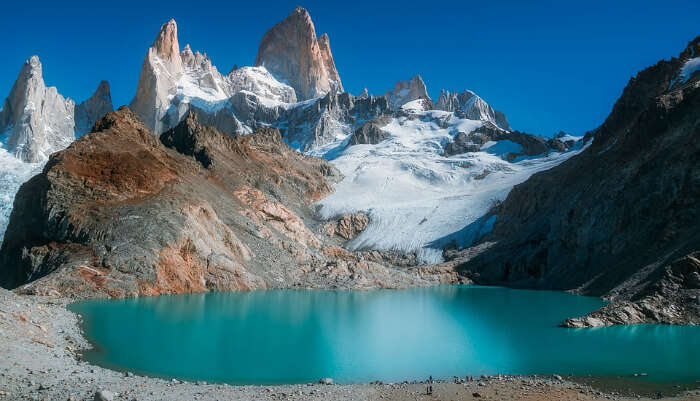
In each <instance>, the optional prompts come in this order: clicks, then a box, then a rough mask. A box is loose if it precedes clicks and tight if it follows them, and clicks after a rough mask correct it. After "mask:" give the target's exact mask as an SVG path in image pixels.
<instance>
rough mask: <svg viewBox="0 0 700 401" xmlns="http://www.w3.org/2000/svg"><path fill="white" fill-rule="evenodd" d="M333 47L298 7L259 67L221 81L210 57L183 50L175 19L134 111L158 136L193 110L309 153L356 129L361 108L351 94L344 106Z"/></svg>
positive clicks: (161, 37)
mask: <svg viewBox="0 0 700 401" xmlns="http://www.w3.org/2000/svg"><path fill="white" fill-rule="evenodd" d="M329 46H330V45H329V41H328V37H327V35H323V36H321V37H320V38H318V39H317V38H316V36H315V30H314V26H313V22H312V21H311V17H310V16H309V14H308V12H306V10H304V9H302V8H297V9H296V10H294V11H293V12H292V14H290V16H289V17H287V18H286V19H285V20H284V21H282V22H280V23H279V24H277V25H275V26H274V27H273V28H272V29H270V31H268V33H267V34H266V35H265V36H264V37H263V40H262V42H261V45H260V51H259V54H258V58H257V61H256V66H254V67H242V68H234V69H233V70H231V71H230V72H229V73H228V74H226V75H222V74H221V73H220V72H219V71H218V69H217V68H216V67H215V66H214V65H213V64H212V62H211V59H210V58H209V57H208V56H207V55H206V54H201V53H199V52H193V51H192V50H191V48H190V46H189V45H186V46H185V48H184V49H183V50H182V51H180V48H179V38H178V30H177V23H176V22H175V21H174V20H171V21H169V22H167V23H166V24H163V26H162V27H161V28H160V31H159V33H158V35H156V39H155V40H154V42H153V44H152V45H151V47H150V48H149V49H148V51H147V52H146V57H145V59H144V62H143V66H142V69H141V74H140V77H139V83H138V87H137V91H136V95H135V97H134V99H133V100H132V102H131V104H130V106H129V107H130V108H131V109H132V110H133V111H134V112H135V113H136V114H137V115H138V116H139V118H140V119H141V120H143V121H144V123H145V124H146V126H147V127H149V129H151V130H153V131H154V132H156V133H162V132H164V131H165V130H167V129H169V128H172V127H174V126H176V125H177V124H178V123H179V122H180V121H182V119H183V118H184V117H185V116H186V115H187V114H188V113H189V112H190V111H192V112H195V113H196V114H197V116H198V117H199V119H200V121H202V123H204V124H207V125H212V126H215V127H216V128H217V129H219V130H220V131H222V132H225V133H231V134H249V133H251V132H253V131H255V130H257V129H260V128H263V127H267V126H273V127H277V128H279V129H280V131H281V132H282V135H283V137H284V139H285V140H286V141H287V142H288V143H290V144H294V146H295V147H296V148H298V149H300V150H309V149H310V148H312V147H315V146H320V145H324V144H327V143H328V142H331V141H333V140H335V139H336V138H337V137H338V134H337V133H338V132H340V133H341V134H342V135H347V134H349V133H351V132H352V129H353V127H352V125H353V119H354V116H353V115H350V114H352V111H351V109H352V107H354V103H355V102H354V101H345V100H343V99H348V96H349V95H348V94H346V95H345V98H343V99H341V100H340V101H339V100H338V99H339V98H338V95H339V93H340V92H342V85H341V83H340V77H339V76H338V73H337V71H336V70H335V64H334V62H333V57H332V54H331V51H330V47H329ZM283 67H284V68H283ZM285 68H286V69H285ZM290 74H291V75H290ZM331 89H332V90H331ZM363 101H364V102H367V101H369V102H370V103H372V102H376V101H375V100H371V101H370V100H368V99H363ZM338 105H340V107H341V108H343V109H342V110H339V109H338V107H336V106H338ZM349 113H350V114H349ZM362 113H365V114H366V111H360V114H362ZM343 132H345V133H344V134H343Z"/></svg>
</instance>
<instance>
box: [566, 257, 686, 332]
mask: <svg viewBox="0 0 700 401" xmlns="http://www.w3.org/2000/svg"><path fill="white" fill-rule="evenodd" d="M655 274H661V277H660V278H659V277H655V278H654V280H648V281H644V282H641V283H639V285H638V287H637V286H631V287H628V288H625V289H624V291H623V292H622V293H620V294H619V295H618V296H616V300H617V302H613V303H611V304H609V305H606V306H604V307H602V308H601V309H598V310H596V311H594V312H591V313H590V314H588V315H586V316H584V317H577V318H572V319H567V320H566V321H564V322H563V323H562V326H564V327H597V326H609V325H613V324H630V323H664V324H700V252H694V253H692V254H690V255H686V256H684V257H682V258H680V259H678V260H675V261H673V262H672V263H671V264H670V265H668V266H664V267H663V269H660V270H659V271H658V272H656V273H655Z"/></svg>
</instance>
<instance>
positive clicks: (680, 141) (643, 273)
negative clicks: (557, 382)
mask: <svg viewBox="0 0 700 401" xmlns="http://www.w3.org/2000/svg"><path fill="white" fill-rule="evenodd" d="M698 51H700V38H697V39H695V40H694V41H693V42H692V43H691V44H690V45H689V46H688V48H687V49H686V50H685V51H684V52H683V53H681V55H680V57H679V58H673V59H671V60H670V61H660V62H659V63H657V64H656V65H654V66H652V67H649V68H647V69H645V70H643V71H642V72H640V73H639V74H638V75H637V76H636V77H634V78H632V79H631V80H630V82H629V84H628V85H627V87H626V88H625V90H624V91H623V94H622V96H621V97H620V99H619V100H618V101H617V102H616V104H615V106H614V107H613V110H612V113H611V114H610V116H609V117H608V118H607V119H606V120H605V122H604V123H603V125H602V126H601V127H600V128H598V129H597V130H596V131H595V132H593V133H592V136H593V143H592V144H591V145H590V147H589V148H588V149H586V150H585V151H583V152H582V153H581V154H579V155H578V156H575V157H573V158H571V159H570V160H568V161H567V162H564V163H562V164H561V165H559V166H557V167H554V168H553V169H551V170H548V171H544V172H541V173H538V174H535V175H534V176H532V177H531V178H530V179H529V180H528V181H526V182H525V183H523V184H521V185H518V186H516V187H515V188H514V189H513V190H512V191H511V192H510V194H509V195H508V197H507V199H506V200H505V201H504V202H503V204H502V205H501V206H500V207H497V208H496V209H495V210H493V211H492V213H493V214H495V215H497V220H496V222H495V224H494V227H493V231H492V232H491V233H490V234H489V235H487V236H486V237H485V239H484V241H485V242H484V244H482V245H488V246H484V247H483V248H484V249H485V250H482V251H481V252H479V253H478V254H477V255H471V256H470V257H468V258H465V260H464V262H463V263H462V265H461V267H460V268H461V269H462V271H464V272H466V273H467V274H469V275H471V276H472V277H475V278H477V281H479V282H482V283H492V284H507V285H512V286H521V287H534V288H550V289H566V290H571V289H573V290H576V291H578V292H580V293H583V294H590V295H597V296H607V297H609V298H610V299H611V300H612V301H613V304H612V305H611V306H609V307H606V308H604V310H602V311H601V312H600V313H597V314H592V315H591V316H592V318H593V319H598V320H586V319H584V320H577V321H575V323H571V324H572V325H581V324H584V325H585V324H589V323H590V324H593V323H591V322H597V323H595V324H598V323H600V324H612V323H625V322H629V323H636V322H640V321H660V322H678V321H690V322H697V321H698V320H700V319H698V318H697V307H696V306H693V307H691V305H696V304H697V302H698V301H697V299H698V298H697V295H698V293H697V290H696V289H694V287H693V286H695V284H694V283H695V276H696V273H695V271H696V268H692V269H691V268H687V269H686V267H687V266H695V262H693V261H694V260H696V259H697V253H695V252H697V251H698V249H700V225H698V224H697V222H698V221H700V163H698V161H699V160H700V143H698V141H697V140H696V139H697V133H698V127H699V126H700V90H698V87H700V79H699V78H700V77H695V78H694V79H690V80H688V81H687V82H686V83H685V84H684V85H683V86H682V87H678V86H674V87H672V85H671V83H672V82H674V80H675V79H676V78H677V77H678V76H679V74H680V73H681V67H682V66H683V65H684V62H685V61H687V60H688V59H689V58H690V57H692V56H693V55H694V54H698ZM671 87H672V88H671ZM669 88H671V89H670V90H669ZM590 136H591V135H588V137H590ZM686 255H690V256H686ZM678 260H679V261H678ZM679 264H680V266H683V269H685V270H684V271H683V272H682V273H679V271H678V269H677V268H676V267H677V266H679ZM668 266H670V267H668ZM669 269H670V270H669ZM683 269H682V270H683ZM694 269H695V270H694ZM681 277H682V278H681ZM677 289H682V292H681V293H679V294H678V297H675V296H671V294H672V293H674V292H675V291H676V290H677ZM664 299H665V300H667V301H668V302H666V301H664ZM618 302H630V303H628V304H618ZM674 308H675V311H676V312H673V311H674ZM673 313H676V315H675V317H674V315H673ZM693 314H694V316H695V317H693V318H690V317H688V316H690V315H693Z"/></svg>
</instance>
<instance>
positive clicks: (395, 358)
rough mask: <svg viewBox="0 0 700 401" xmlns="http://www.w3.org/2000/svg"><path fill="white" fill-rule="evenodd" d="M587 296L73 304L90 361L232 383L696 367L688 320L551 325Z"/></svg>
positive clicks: (468, 290) (207, 297) (458, 294)
mask: <svg viewBox="0 0 700 401" xmlns="http://www.w3.org/2000/svg"><path fill="white" fill-rule="evenodd" d="M601 305H603V302H602V301H601V300H599V299H597V298H589V297H580V296H575V295H571V294H566V293H560V292H547V291H525V290H511V289H506V288H498V287H478V286H439V287H431V288H415V289H408V290H376V291H316V290H272V291H252V292H225V293H209V294H193V295H174V296H161V297H144V298H138V299H126V300H91V301H85V302H80V303H76V304H73V305H71V307H70V309H71V310H73V311H74V312H77V313H79V314H80V315H81V316H82V318H83V329H84V331H85V334H86V336H87V338H88V339H89V340H90V342H91V343H92V344H93V345H94V347H95V349H94V350H90V351H87V352H86V353H85V358H86V359H87V360H89V361H91V362H93V363H95V364H98V365H100V366H104V367H108V368H112V369H118V370H128V371H131V372H135V373H139V374H147V375H153V376H165V377H177V378H181V379H187V380H206V381H220V382H228V383H232V384H275V383H303V382H315V381H317V380H318V379H319V378H321V377H332V378H333V379H334V380H335V381H336V382H340V383H349V382H369V381H374V380H382V381H385V382H395V381H403V380H414V379H415V380H423V379H425V378H426V377H427V376H428V375H432V376H433V377H435V378H451V377H452V376H455V375H456V376H465V375H482V374H499V373H502V374H550V373H559V374H575V375H596V376H606V375H632V374H634V373H646V374H647V375H648V376H645V378H644V380H653V381H695V380H700V327H691V326H677V327H673V326H663V325H637V326H616V327H605V328H595V329H564V328H558V327H556V326H557V324H558V323H559V322H561V321H562V320H563V319H565V318H567V317H571V316H578V315H582V314H584V313H586V312H589V311H592V310H594V309H596V308H598V307H600V306H601Z"/></svg>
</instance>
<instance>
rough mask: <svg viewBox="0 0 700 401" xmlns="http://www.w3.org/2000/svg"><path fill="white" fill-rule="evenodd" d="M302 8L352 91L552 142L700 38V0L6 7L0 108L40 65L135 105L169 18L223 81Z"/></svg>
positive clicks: (65, 82) (592, 119) (1, 18)
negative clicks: (448, 97) (144, 68)
mask: <svg viewBox="0 0 700 401" xmlns="http://www.w3.org/2000/svg"><path fill="white" fill-rule="evenodd" d="M8 3H11V4H8ZM576 3H578V4H576ZM583 4H585V5H583ZM25 5H26V6H25ZM297 5H301V6H304V7H306V8H307V9H308V10H309V12H310V13H311V16H312V18H313V20H314V23H315V24H316V29H317V33H318V34H319V35H320V34H321V33H323V32H327V33H328V34H329V36H330V39H331V49H332V51H333V54H334V57H335V61H336V65H337V67H338V70H339V72H340V76H341V78H342V80H343V84H344V86H345V88H346V90H348V91H350V92H352V93H358V92H360V91H361V90H362V88H364V87H367V88H368V89H369V91H370V92H371V93H376V94H381V93H384V92H385V91H386V90H387V89H390V88H392V87H393V85H394V83H395V82H396V81H397V80H403V79H409V78H410V77H411V76H413V75H414V74H421V75H422V76H423V78H424V80H425V82H426V84H427V86H428V91H429V93H430V95H431V96H433V97H434V98H437V96H438V94H439V92H440V89H441V88H445V89H448V90H463V89H467V88H468V89H472V90H474V91H475V92H476V93H478V94H479V95H481V96H482V97H483V98H484V99H485V100H486V101H487V102H489V103H490V104H491V105H493V106H494V107H495V108H497V109H499V110H502V111H503V112H505V113H506V115H507V116H508V119H509V121H510V122H511V125H512V126H513V127H514V128H516V129H519V130H524V131H528V132H532V133H537V134H543V135H547V136H549V135H551V134H552V133H553V132H555V131H557V130H559V129H563V130H567V131H569V132H572V133H583V132H585V131H586V130H589V129H592V128H595V127H596V126H597V125H599V124H600V123H601V122H602V121H603V119H604V118H605V116H607V114H608V113H609V112H610V109H611V107H612V105H613V103H614V102H615V100H616V99H617V97H618V96H619V95H620V93H621V92H622V89H623V88H624V86H625V85H626V83H627V81H628V80H629V78H630V77H632V76H633V75H634V74H635V73H636V72H637V71H639V70H640V69H642V68H644V67H646V66H648V65H651V64H654V63H655V62H656V61H658V60H660V59H663V58H667V59H668V58H670V57H671V56H676V55H678V53H680V51H681V50H683V48H684V47H685V45H686V44H687V42H689V41H690V40H691V39H693V38H694V37H695V36H696V35H699V34H700V29H698V28H699V27H700V24H698V20H697V15H700V2H698V1H697V0H696V1H664V2H659V1H653V2H651V1H600V2H599V1H588V2H585V3H583V2H568V1H561V2H559V1H556V2H536V3H534V2H533V4H523V3H520V2H507V1H505V2H485V1H483V0H482V1H479V2H471V1H439V0H435V1H429V2H426V1H421V2H410V1H401V2H399V1H392V2H381V1H376V0H374V1H365V0H355V1H352V2H334V1H327V0H325V1H315V0H314V1H303V2H302V1H297V2H286V1H276V0H266V1H256V2H235V1H222V2H218V1H206V2H193V1H191V0H188V1H179V0H170V1H167V2H158V3H155V2H154V3H149V2H147V1H139V2H135V1H120V2H110V3H105V2H92V1H91V2H80V1H76V2H56V3H53V4H52V3H49V2H45V3H42V2H41V1H39V2H36V1H35V2H31V4H30V3H26V2H3V4H1V5H0V37H2V38H3V42H4V46H3V52H2V53H3V61H2V63H0V96H1V97H3V98H4V97H6V96H7V94H8V93H9V91H10V88H11V86H12V84H13V82H14V80H15V78H16V77H17V73H18V72H19V69H20V67H21V66H22V63H23V62H24V60H26V59H27V58H29V56H31V55H32V54H38V55H39V56H40V58H41V60H42V63H43V65H44V77H45V80H46V81H47V84H48V85H53V86H57V87H58V90H59V92H60V93H62V94H63V95H65V96H69V97H71V98H73V99H76V100H77V101H81V100H83V99H85V98H87V97H88V96H90V95H91V94H92V92H93V91H94V89H95V88H96V87H97V84H98V82H99V81H100V80H102V79H106V80H108V81H109V82H110V84H111V86H112V95H113V99H114V103H115V106H117V105H121V104H127V103H128V102H129V101H130V100H131V98H132V97H133V95H134V92H135V90H136V83H137V80H138V75H139V70H140V68H141V63H142V60H143V57H144V54H145V52H146V49H147V48H148V46H149V45H150V44H151V43H152V41H153V39H154V38H155V35H156V33H157V32H158V29H159V27H160V25H161V24H162V23H164V22H166V21H167V20H168V19H170V18H175V19H176V20H177V22H178V27H179V33H180V45H181V46H184V45H185V44H186V43H190V44H191V46H192V48H193V49H194V50H200V51H205V52H207V53H208V54H209V56H210V57H211V58H212V60H213V62H214V64H215V65H216V66H217V67H218V68H219V70H220V71H221V72H223V73H226V72H228V71H229V70H230V69H231V67H232V66H233V65H234V64H238V65H239V66H243V65H252V63H253V62H254V61H255V55H256V52H257V48H258V44H259V41H260V38H261V37H262V35H263V34H264V33H265V31H266V30H267V29H268V28H269V27H271V26H272V25H274V24H275V23H276V22H278V21H279V20H281V19H283V18H284V17H285V16H286V15H287V14H289V12H291V11H292V9H294V7H295V6H297Z"/></svg>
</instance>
